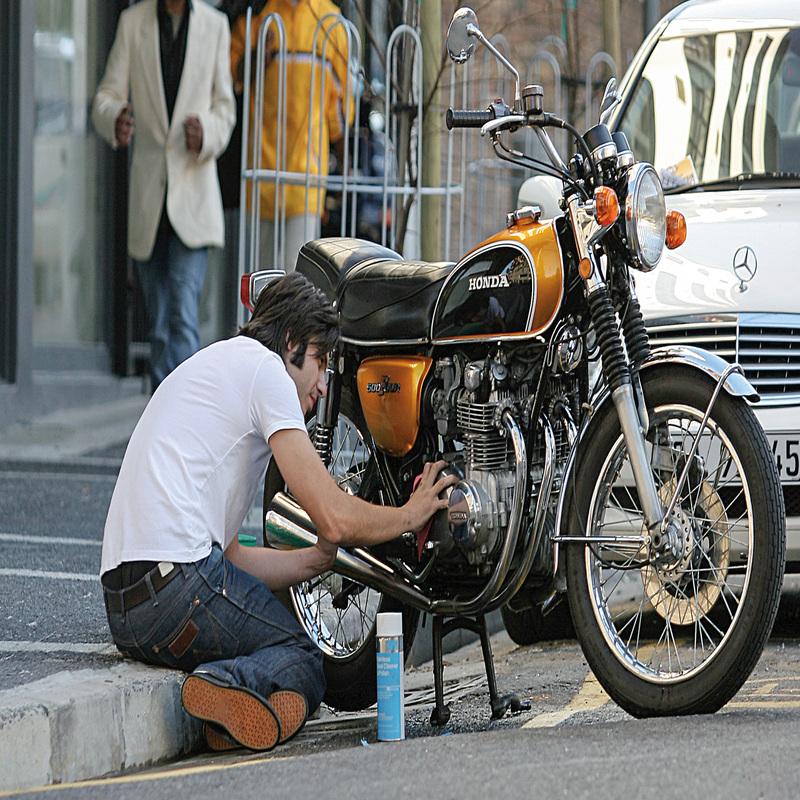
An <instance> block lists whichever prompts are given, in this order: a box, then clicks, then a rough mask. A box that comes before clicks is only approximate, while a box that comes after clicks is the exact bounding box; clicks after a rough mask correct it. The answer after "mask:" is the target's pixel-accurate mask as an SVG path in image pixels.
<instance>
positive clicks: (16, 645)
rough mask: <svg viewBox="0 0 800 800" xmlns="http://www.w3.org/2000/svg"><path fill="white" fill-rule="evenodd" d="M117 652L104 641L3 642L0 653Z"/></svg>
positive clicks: (108, 653) (101, 653) (105, 653)
mask: <svg viewBox="0 0 800 800" xmlns="http://www.w3.org/2000/svg"><path fill="white" fill-rule="evenodd" d="M117 652H119V651H118V650H117V648H116V647H115V646H114V645H113V644H106V643H104V642H86V643H85V644H84V643H77V642H3V641H0V653H96V654H98V655H113V654H114V653H117Z"/></svg>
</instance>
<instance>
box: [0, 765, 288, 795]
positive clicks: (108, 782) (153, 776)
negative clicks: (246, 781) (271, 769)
mask: <svg viewBox="0 0 800 800" xmlns="http://www.w3.org/2000/svg"><path fill="white" fill-rule="evenodd" d="M288 759H289V756H272V757H269V758H264V757H261V758H251V759H249V760H246V761H237V762H236V763H233V764H198V765H197V766H195V767H180V768H178V769H170V768H169V767H165V768H164V769H163V770H162V771H160V772H148V773H140V774H137V775H120V776H118V777H116V778H94V779H93V780H88V781H75V782H74V783H56V784H53V785H50V786H35V787H33V788H31V789H15V790H13V791H8V792H0V797H13V796H14V795H17V794H28V793H33V792H52V791H54V790H60V789H84V788H86V787H88V786H113V785H114V784H115V783H117V784H122V783H144V782H146V781H161V780H165V779H170V778H183V777H186V776H187V775H201V774H202V773H204V772H219V771H221V770H228V769H237V768H239V767H249V766H251V765H253V764H264V763H266V762H267V761H286V760H288Z"/></svg>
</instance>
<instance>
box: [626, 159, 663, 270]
mask: <svg viewBox="0 0 800 800" xmlns="http://www.w3.org/2000/svg"><path fill="white" fill-rule="evenodd" d="M648 173H652V175H653V176H654V178H655V185H656V186H657V187H658V190H659V194H660V195H661V205H662V206H663V207H664V223H663V228H664V230H663V234H664V235H663V236H662V237H661V239H662V243H661V250H660V251H659V255H658V258H657V259H656V260H655V261H654V262H653V263H650V262H648V261H647V260H646V259H645V258H644V256H643V248H642V243H641V242H640V241H639V236H638V229H637V225H636V221H635V220H634V219H633V207H634V203H635V201H636V199H637V195H638V193H639V191H640V189H641V187H642V183H643V182H644V178H645V176H646V175H647V174H648ZM666 212H667V206H666V202H665V200H664V190H663V189H662V188H661V180H660V179H659V177H658V173H657V172H656V170H655V167H654V166H653V165H652V164H649V163H647V162H646V161H639V162H637V163H636V164H633V165H631V166H630V167H628V191H627V195H626V197H625V233H626V235H627V237H628V243H629V246H630V249H631V253H632V254H633V259H634V263H635V266H636V268H637V269H638V270H640V271H641V272H652V271H653V270H654V269H655V268H656V267H657V266H658V265H659V263H660V261H661V256H662V255H663V253H664V242H665V241H666V234H667V219H666Z"/></svg>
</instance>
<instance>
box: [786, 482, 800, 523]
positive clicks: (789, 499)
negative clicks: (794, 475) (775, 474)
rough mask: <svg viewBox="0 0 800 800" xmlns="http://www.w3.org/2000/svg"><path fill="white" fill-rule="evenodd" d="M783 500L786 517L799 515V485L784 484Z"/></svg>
mask: <svg viewBox="0 0 800 800" xmlns="http://www.w3.org/2000/svg"><path fill="white" fill-rule="evenodd" d="M783 502H784V504H785V505H786V516H787V517H800V486H784V487H783Z"/></svg>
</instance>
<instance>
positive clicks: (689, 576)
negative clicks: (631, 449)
mask: <svg viewBox="0 0 800 800" xmlns="http://www.w3.org/2000/svg"><path fill="white" fill-rule="evenodd" d="M642 384H643V385H642V388H643V390H644V395H645V400H646V405H647V409H648V414H649V419H650V428H649V431H648V434H647V441H646V443H645V444H646V450H647V453H648V456H649V461H650V466H651V469H652V472H653V476H654V478H655V483H656V488H657V490H658V494H659V497H660V499H661V504H662V507H664V508H665V509H666V508H667V506H668V505H669V503H670V500H671V499H672V496H673V494H674V491H675V488H676V486H677V484H678V479H679V477H680V476H681V474H682V473H683V472H684V469H685V468H686V467H687V464H688V471H687V476H688V477H687V480H686V482H685V484H684V487H683V490H682V492H681V494H680V496H679V501H678V503H677V504H676V505H675V510H674V512H673V513H672V515H671V517H670V519H669V523H670V524H669V529H668V532H667V535H666V536H659V535H658V532H653V531H648V529H647V525H646V522H645V519H644V514H643V511H642V508H641V504H640V502H639V499H638V496H637V493H636V489H635V486H634V484H633V476H632V473H631V469H630V464H629V459H628V451H627V448H626V446H625V442H624V439H623V437H622V434H621V432H620V426H619V421H618V419H617V415H616V412H615V410H614V409H613V408H612V407H610V406H608V407H607V409H606V412H605V416H604V417H603V418H602V419H599V420H598V421H597V422H596V424H595V425H594V428H593V431H594V433H593V434H592V438H591V439H590V440H588V441H584V442H583V443H582V444H581V445H579V447H581V451H579V457H578V463H577V464H576V470H575V471H574V473H573V474H574V475H575V476H576V478H575V481H576V484H575V496H574V502H572V503H571V505H572V511H571V514H570V523H569V530H568V533H570V534H573V535H576V534H577V535H583V534H584V533H585V534H587V535H597V536H600V535H602V536H605V537H608V538H611V537H617V540H616V541H615V542H613V543H612V542H608V541H607V542H604V543H598V544H589V545H583V544H574V543H573V544H570V545H569V546H568V548H567V553H566V568H567V585H568V595H569V603H570V609H571V611H572V616H573V619H574V622H575V628H576V632H577V634H578V637H579V639H580V642H581V646H582V648H583V651H584V655H585V656H586V660H587V661H588V662H589V665H590V667H591V668H592V670H593V671H594V673H595V675H596V676H597V679H598V680H599V681H600V683H601V685H602V686H603V688H605V690H606V691H607V692H608V694H609V695H610V696H611V697H612V699H613V700H614V701H615V702H616V703H617V704H618V705H620V706H621V707H622V708H624V709H625V710H626V711H628V712H629V713H630V714H633V715H634V716H637V717H647V716H661V715H678V714H700V713H712V712H714V711H717V710H718V709H719V708H721V707H722V706H723V705H724V704H725V703H727V702H728V700H730V699H731V697H733V695H734V694H735V693H736V692H737V691H738V690H739V688H740V687H741V686H742V684H743V683H744V682H745V680H746V679H747V676H748V675H749V674H750V672H751V671H752V669H753V667H754V666H755V664H756V662H757V661H758V659H759V657H760V655H761V652H762V650H763V648H764V645H765V643H766V641H767V638H768V636H769V633H770V630H771V629H772V624H773V622H774V619H775V615H776V613H777V609H778V601H779V597H780V590H781V581H782V576H783V567H784V560H785V547H786V544H785V519H784V508H783V495H782V493H781V487H780V482H779V478H778V473H777V469H776V467H775V463H774V461H773V458H772V454H771V452H770V449H769V445H768V443H767V440H766V437H765V436H764V432H763V431H762V429H761V427H760V425H759V424H758V421H757V420H756V418H755V415H754V414H753V412H752V410H751V409H750V407H749V406H748V405H747V404H746V403H745V402H744V401H743V400H741V399H739V398H735V397H732V396H730V395H729V394H727V392H725V391H724V390H723V391H721V392H720V394H719V396H718V398H717V401H716V403H715V405H714V408H713V410H712V412H711V416H710V418H709V420H708V422H707V423H706V426H705V427H703V428H702V429H701V423H702V420H703V417H704V414H705V411H706V408H707V407H708V403H709V401H710V399H711V395H712V393H713V389H714V386H713V383H711V382H710V381H709V380H708V379H706V378H704V376H702V375H698V373H697V372H696V371H694V370H691V369H687V368H680V367H665V368H662V369H658V370H650V371H649V372H646V373H644V375H643V380H642ZM697 439H699V447H698V449H697V451H696V453H695V454H694V456H693V457H692V458H691V459H690V451H691V448H692V445H693V443H694V442H695V441H696V440H697Z"/></svg>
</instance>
